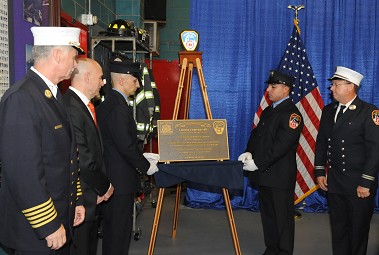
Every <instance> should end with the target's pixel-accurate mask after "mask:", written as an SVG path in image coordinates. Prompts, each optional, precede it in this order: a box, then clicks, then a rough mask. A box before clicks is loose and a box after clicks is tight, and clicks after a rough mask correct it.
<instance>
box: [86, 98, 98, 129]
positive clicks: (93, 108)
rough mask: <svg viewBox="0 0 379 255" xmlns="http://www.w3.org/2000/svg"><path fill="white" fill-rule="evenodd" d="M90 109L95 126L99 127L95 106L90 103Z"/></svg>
mask: <svg viewBox="0 0 379 255" xmlns="http://www.w3.org/2000/svg"><path fill="white" fill-rule="evenodd" d="M87 106H88V108H89V109H90V110H91V113H92V117H93V121H94V122H95V125H96V127H97V120H96V111H95V106H94V105H93V103H91V102H89V103H88V104H87Z"/></svg>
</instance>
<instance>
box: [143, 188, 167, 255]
mask: <svg viewBox="0 0 379 255" xmlns="http://www.w3.org/2000/svg"><path fill="white" fill-rule="evenodd" d="M163 195H164V188H160V189H159V193H158V201H157V207H156V208H155V215H154V222H153V227H152V230H151V236H150V243H149V250H148V252H147V254H148V255H152V254H153V253H154V246H155V239H156V238H157V232H158V225H159V219H160V217H161V209H162V204H163Z"/></svg>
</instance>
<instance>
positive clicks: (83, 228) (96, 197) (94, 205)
mask: <svg viewBox="0 0 379 255" xmlns="http://www.w3.org/2000/svg"><path fill="white" fill-rule="evenodd" d="M102 86H104V82H103V71H102V69H101V66H100V65H99V64H98V63H97V62H96V61H95V60H92V59H90V58H80V59H78V66H77V68H76V70H75V71H74V72H73V74H72V76H71V86H70V87H69V89H68V90H67V91H66V93H65V94H64V96H63V101H64V103H65V105H66V108H67V111H68V113H69V115H70V117H71V120H72V124H73V126H74V130H75V137H76V143H77V145H78V149H79V158H80V160H79V168H80V181H81V186H82V192H83V196H82V197H83V205H84V207H85V209H86V219H85V221H84V222H83V224H81V225H79V226H77V227H76V228H75V229H74V243H73V244H72V245H71V252H70V254H71V255H74V254H78V255H93V254H96V249H97V232H98V229H97V227H98V214H99V211H100V208H99V206H98V204H100V203H101V202H102V201H107V200H108V199H109V198H110V196H111V195H112V194H113V190H114V188H113V186H112V185H111V184H110V182H109V180H108V178H107V176H106V175H105V164H104V161H103V146H102V142H101V137H100V130H99V129H98V127H97V122H96V112H95V107H94V105H93V104H92V102H91V99H92V98H94V97H95V96H96V95H98V94H99V91H100V88H101V87H102Z"/></svg>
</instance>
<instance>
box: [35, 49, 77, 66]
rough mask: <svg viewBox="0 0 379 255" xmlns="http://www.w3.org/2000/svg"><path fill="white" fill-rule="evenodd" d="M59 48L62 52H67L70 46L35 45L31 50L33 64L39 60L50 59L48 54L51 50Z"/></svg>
mask: <svg viewBox="0 0 379 255" xmlns="http://www.w3.org/2000/svg"><path fill="white" fill-rule="evenodd" d="M55 48H60V49H62V50H68V49H69V48H71V46H55V45H36V46H33V49H32V57H33V60H34V63H36V62H39V61H41V60H45V59H47V58H49V57H50V54H51V52H52V50H53V49H55Z"/></svg>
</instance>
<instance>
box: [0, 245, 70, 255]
mask: <svg viewBox="0 0 379 255" xmlns="http://www.w3.org/2000/svg"><path fill="white" fill-rule="evenodd" d="M3 248H4V250H5V252H6V253H7V254H9V255H68V254H69V251H70V248H69V245H68V244H67V243H66V244H65V245H63V247H61V248H60V249H59V250H48V251H20V250H14V249H8V248H7V247H3Z"/></svg>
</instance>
